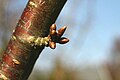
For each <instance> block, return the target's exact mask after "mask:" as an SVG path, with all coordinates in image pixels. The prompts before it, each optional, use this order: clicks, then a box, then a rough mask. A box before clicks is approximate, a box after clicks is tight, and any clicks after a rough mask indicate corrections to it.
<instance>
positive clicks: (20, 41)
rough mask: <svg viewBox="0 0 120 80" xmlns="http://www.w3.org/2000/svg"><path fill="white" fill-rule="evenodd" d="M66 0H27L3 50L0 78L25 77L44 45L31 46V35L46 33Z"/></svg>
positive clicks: (20, 78) (16, 79)
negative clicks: (29, 39)
mask: <svg viewBox="0 0 120 80" xmlns="http://www.w3.org/2000/svg"><path fill="white" fill-rule="evenodd" d="M65 2H66V0H29V1H28V4H27V6H26V8H25V9H24V12H23V14H22V16H21V18H20V20H19V22H18V23H17V26H16V29H15V31H14V32H13V35H12V36H11V39H10V41H9V43H8V46H7V49H6V51H5V52H4V55H3V58H2V62H1V67H0V68H1V70H0V78H1V79H3V80H27V78H28V77H29V75H30V73H31V71H32V69H33V66H34V64H35V62H36V60H37V58H38V57H39V54H40V53H41V51H42V50H43V49H44V46H42V45H41V46H37V45H36V46H31V44H30V43H29V41H27V38H29V37H30V36H36V37H38V36H39V37H46V36H48V33H49V28H50V26H51V25H52V24H53V23H54V22H55V20H56V18H57V16H58V15H59V13H60V11H61V9H62V7H63V6H64V4H65Z"/></svg>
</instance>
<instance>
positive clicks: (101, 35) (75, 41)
mask: <svg viewBox="0 0 120 80" xmlns="http://www.w3.org/2000/svg"><path fill="white" fill-rule="evenodd" d="M27 2H28V0H0V53H1V54H2V52H3V51H4V50H5V48H6V45H7V43H8V41H9V39H10V36H11V34H12V31H13V29H15V26H16V23H17V21H18V19H19V17H20V16H21V14H22V12H23V10H24V8H25V6H26V4H27ZM56 24H57V26H58V28H60V27H62V26H64V25H66V26H68V28H67V30H66V32H65V34H64V36H67V37H68V38H69V39H70V42H69V43H67V44H65V45H59V44H57V48H56V49H55V50H51V49H50V48H45V49H44V50H43V52H42V53H41V54H40V56H39V58H38V60H37V62H36V64H35V66H34V69H33V72H32V73H31V75H30V77H29V79H28V80H120V0H109V1H108V0H68V1H67V3H66V4H65V6H64V8H63V9H62V11H61V13H60V15H59V17H58V19H57V21H56ZM1 54H0V55H1Z"/></svg>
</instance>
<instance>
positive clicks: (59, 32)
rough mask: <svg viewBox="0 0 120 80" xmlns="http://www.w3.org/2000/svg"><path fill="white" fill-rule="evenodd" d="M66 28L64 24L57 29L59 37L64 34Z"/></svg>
mask: <svg viewBox="0 0 120 80" xmlns="http://www.w3.org/2000/svg"><path fill="white" fill-rule="evenodd" d="M66 28H67V27H66V26H63V27H62V28H60V29H59V30H58V36H60V37H61V36H62V35H63V34H64V32H65V30H66Z"/></svg>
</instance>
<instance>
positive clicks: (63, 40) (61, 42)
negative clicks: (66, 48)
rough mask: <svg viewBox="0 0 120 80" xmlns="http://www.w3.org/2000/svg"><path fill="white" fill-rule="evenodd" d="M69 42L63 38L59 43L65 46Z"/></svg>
mask: <svg viewBox="0 0 120 80" xmlns="http://www.w3.org/2000/svg"><path fill="white" fill-rule="evenodd" d="M67 42H69V39H68V38H65V37H62V38H61V40H60V41H59V43H60V44H65V43H67Z"/></svg>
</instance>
